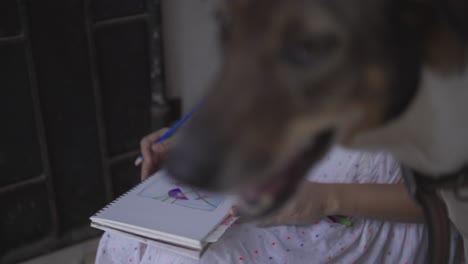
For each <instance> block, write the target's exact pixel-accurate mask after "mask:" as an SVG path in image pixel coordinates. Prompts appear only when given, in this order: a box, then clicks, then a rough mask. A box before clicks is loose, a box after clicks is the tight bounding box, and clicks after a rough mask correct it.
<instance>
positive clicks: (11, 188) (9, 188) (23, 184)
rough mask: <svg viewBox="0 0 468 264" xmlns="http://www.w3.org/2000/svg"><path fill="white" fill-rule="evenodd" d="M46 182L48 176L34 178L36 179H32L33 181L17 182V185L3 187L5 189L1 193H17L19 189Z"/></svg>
mask: <svg viewBox="0 0 468 264" xmlns="http://www.w3.org/2000/svg"><path fill="white" fill-rule="evenodd" d="M44 181H47V176H46V175H45V174H41V175H39V176H38V177H34V178H31V179H27V180H24V181H20V182H17V183H13V184H10V185H6V186H3V187H1V188H0V193H6V192H9V191H16V190H18V189H21V188H23V187H26V186H29V185H31V184H36V183H40V182H44Z"/></svg>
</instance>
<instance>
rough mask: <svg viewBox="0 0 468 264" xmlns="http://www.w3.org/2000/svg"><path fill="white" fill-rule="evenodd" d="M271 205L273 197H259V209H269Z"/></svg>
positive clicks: (266, 195) (264, 195)
mask: <svg viewBox="0 0 468 264" xmlns="http://www.w3.org/2000/svg"><path fill="white" fill-rule="evenodd" d="M272 204H273V196H272V195H270V194H263V195H262V196H260V203H259V206H260V207H261V208H269V207H270V206H271V205H272Z"/></svg>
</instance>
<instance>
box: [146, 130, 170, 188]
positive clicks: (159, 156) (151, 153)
mask: <svg viewBox="0 0 468 264" xmlns="http://www.w3.org/2000/svg"><path fill="white" fill-rule="evenodd" d="M167 130H168V128H163V129H160V130H158V131H156V132H153V133H151V134H149V135H147V136H146V137H144V138H143V139H142V140H141V142H140V148H141V154H142V155H143V164H142V166H141V180H144V179H146V178H147V177H148V176H149V175H151V174H153V173H154V172H155V171H156V170H157V169H158V167H159V166H160V165H161V163H162V161H164V159H165V158H166V155H167V152H168V151H169V148H170V146H171V139H166V140H164V141H163V142H161V143H158V144H156V143H155V141H156V140H158V138H160V137H161V136H162V135H163V134H164V133H166V131H167Z"/></svg>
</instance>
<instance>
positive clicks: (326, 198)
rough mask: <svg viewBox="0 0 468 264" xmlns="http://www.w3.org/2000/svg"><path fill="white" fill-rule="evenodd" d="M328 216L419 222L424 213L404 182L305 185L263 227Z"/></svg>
mask: <svg viewBox="0 0 468 264" xmlns="http://www.w3.org/2000/svg"><path fill="white" fill-rule="evenodd" d="M329 215H346V216H358V217H366V218H375V219H380V220H389V221H400V222H419V221H423V212H422V209H421V208H420V207H419V206H418V204H417V203H416V202H415V201H413V199H412V198H411V197H410V196H409V194H408V192H407V190H406V188H405V186H404V185H402V184H327V183H312V182H307V183H305V184H304V186H303V188H302V190H301V191H300V192H299V193H298V194H297V196H296V197H294V198H293V199H292V200H291V201H290V202H289V203H288V205H286V206H285V207H284V209H282V210H280V211H279V212H278V213H277V214H276V215H274V216H272V217H269V218H268V219H265V220H263V221H262V222H261V223H260V225H261V226H274V225H308V224H312V223H313V222H314V221H315V220H317V219H320V218H322V217H325V216H329Z"/></svg>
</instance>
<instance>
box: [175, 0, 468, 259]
mask: <svg viewBox="0 0 468 264" xmlns="http://www.w3.org/2000/svg"><path fill="white" fill-rule="evenodd" d="M452 2H456V1H452ZM459 2H460V3H462V2H463V1H459ZM462 4H464V2H463V3H462ZM439 7H440V6H438V5H437V4H435V2H434V1H430V0H374V1H366V0H287V1H286V0H229V1H228V2H227V3H226V5H225V6H224V8H223V9H222V10H221V12H220V15H219V16H218V17H219V24H220V33H219V35H220V43H221V44H220V46H221V49H222V54H223V63H222V68H221V70H220V72H219V74H218V76H217V78H216V80H214V82H213V85H212V87H211V88H210V89H209V91H208V92H207V94H206V98H205V99H204V102H203V105H202V106H201V107H200V109H199V110H198V112H197V113H196V114H195V116H194V117H193V119H192V120H191V122H189V124H187V126H186V127H185V128H184V129H183V131H182V133H181V134H180V135H179V136H178V138H177V139H176V144H175V147H174V148H173V149H172V151H171V152H170V153H169V156H168V160H167V162H166V168H167V170H168V171H169V173H170V174H171V175H173V177H175V178H177V179H179V180H181V181H184V182H186V183H188V184H191V185H193V186H196V187H199V188H203V189H206V190H212V191H229V192H235V193H237V194H240V197H241V198H242V201H241V204H242V206H241V208H243V209H242V210H244V213H245V214H246V215H249V216H251V217H264V216H265V215H268V214H270V213H272V212H274V211H275V210H277V209H278V208H280V207H281V206H282V205H283V204H284V203H285V202H286V201H287V200H288V199H289V198H290V197H291V196H292V195H293V194H294V193H295V191H296V189H297V188H298V186H299V183H300V182H301V181H302V180H303V178H304V175H305V172H306V170H307V169H308V168H310V166H311V165H312V164H314V163H315V162H317V161H318V160H319V159H320V158H321V157H322V155H323V154H324V153H325V152H326V151H327V150H328V149H329V148H330V147H331V146H333V145H335V144H338V145H344V146H346V147H349V148H355V149H361V150H371V151H372V150H387V151H389V152H390V153H392V154H393V155H394V156H395V157H396V158H397V159H398V160H399V161H401V162H402V163H403V164H405V165H407V166H408V167H410V168H412V169H414V170H417V171H419V172H422V173H424V174H425V175H427V176H428V177H434V178H437V177H440V175H445V174H448V173H452V172H455V171H457V170H459V169H460V168H461V167H463V166H464V165H465V164H467V163H468V140H467V139H466V137H467V135H468V117H467V116H465V115H466V114H468V68H467V64H466V62H467V58H468V57H467V43H466V36H465V35H464V34H463V33H462V32H461V31H459V30H458V29H457V28H456V27H454V26H453V23H452V22H453V21H451V18H453V17H451V16H444V15H443V14H441V12H440V8H439ZM464 7H466V5H464ZM452 10H455V11H457V10H456V9H452ZM464 10H465V11H466V9H464ZM458 11H459V10H458ZM455 13H456V12H455ZM461 17H462V18H463V14H462V16H461ZM457 21H459V20H457ZM461 28H463V27H461ZM443 197H444V199H445V202H446V204H447V206H448V209H449V213H450V216H451V220H452V221H453V223H454V224H455V225H456V227H457V228H458V230H459V231H460V232H461V233H462V235H463V236H464V239H465V252H466V253H465V254H467V253H468V241H467V238H468V203H463V202H461V201H458V200H456V199H454V197H453V194H452V193H451V192H444V193H443Z"/></svg>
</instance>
